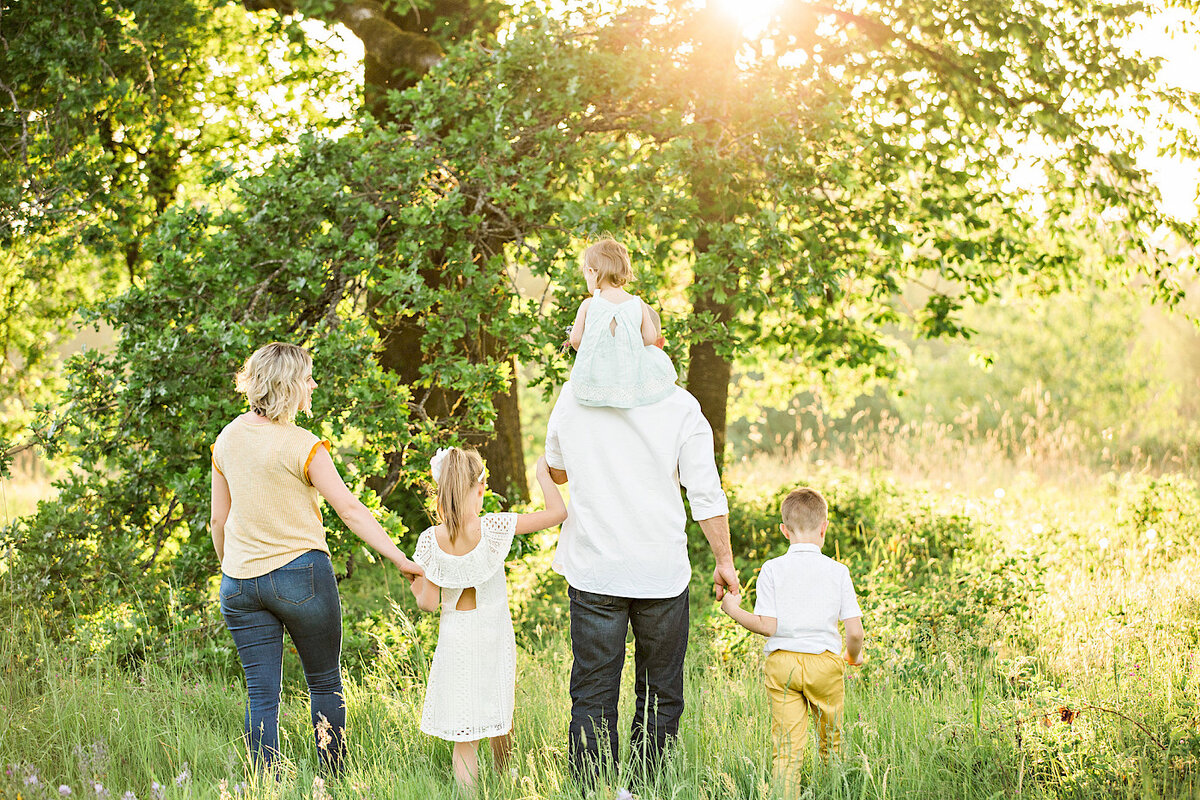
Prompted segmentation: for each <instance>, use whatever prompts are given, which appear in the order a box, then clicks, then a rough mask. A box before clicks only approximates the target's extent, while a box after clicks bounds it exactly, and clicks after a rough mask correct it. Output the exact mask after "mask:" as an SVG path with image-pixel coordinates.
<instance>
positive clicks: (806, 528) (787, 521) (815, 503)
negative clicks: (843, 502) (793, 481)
mask: <svg viewBox="0 0 1200 800" xmlns="http://www.w3.org/2000/svg"><path fill="white" fill-rule="evenodd" d="M828 514H829V506H828V504H827V503H826V502H825V498H824V497H822V496H821V493H820V492H818V491H817V490H816V489H810V488H808V487H807V486H804V487H801V488H799V489H793V490H792V491H790V492H788V496H787V497H785V498H783V506H782V507H781V508H780V509H779V515H780V516H781V517H783V524H784V525H787V528H788V530H789V531H791V532H792V533H793V534H797V535H798V534H802V533H817V532H818V531H820V530H821V526H822V525H823V524H824V523H825V520H826V518H827V516H828Z"/></svg>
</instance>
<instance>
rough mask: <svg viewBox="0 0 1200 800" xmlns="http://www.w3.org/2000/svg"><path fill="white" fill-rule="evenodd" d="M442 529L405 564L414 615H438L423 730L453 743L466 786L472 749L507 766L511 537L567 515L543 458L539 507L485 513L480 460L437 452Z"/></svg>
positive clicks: (473, 761)
mask: <svg viewBox="0 0 1200 800" xmlns="http://www.w3.org/2000/svg"><path fill="white" fill-rule="evenodd" d="M430 470H431V471H432V473H433V480H434V482H435V483H436V484H437V514H438V521H439V523H440V524H438V525H435V526H434V527H432V528H427V529H426V530H425V531H424V532H423V533H422V534H421V536H420V538H419V539H418V540H417V549H416V552H414V553H413V560H414V561H416V562H417V563H418V564H420V565H421V566H422V567H423V568H424V570H425V575H424V577H421V578H417V579H416V580H415V581H413V583H412V592H413V595H414V596H415V597H416V598H417V605H418V606H419V607H420V608H421V610H422V611H434V610H437V609H439V608H440V609H441V622H440V623H439V626H438V643H437V649H436V650H435V651H434V654H433V665H432V666H431V667H430V669H429V685H428V686H426V688H425V709H424V711H423V712H422V714H421V730H422V731H424V732H425V733H428V734H430V735H432V736H437V737H438V738H440V739H446V740H448V741H451V742H454V756H453V764H454V777H455V779H456V780H457V781H458V783H459V784H460V785H463V786H466V787H470V786H473V785H474V784H475V779H476V777H477V776H478V774H479V753H478V749H479V742H480V740H481V739H491V744H492V759H493V761H494V762H495V764H496V766H497V767H498V768H500V767H503V766H504V765H505V764H506V763H507V761H508V755H509V751H510V747H511V745H510V739H509V732H510V731H511V730H512V717H513V696H514V689H515V685H516V672H517V668H516V641H515V639H514V638H513V627H512V617H511V615H510V614H509V610H508V588H507V584H506V583H505V580H504V560H505V558H506V557H507V556H508V551H509V548H510V547H511V546H512V540H513V536H514V535H520V534H525V533H533V532H535V531H540V530H543V529H545V528H550V527H553V526H555V525H558V524H560V523H561V522H562V521H563V520H565V519H566V518H567V508H566V505H564V504H563V499H562V495H561V494H559V491H558V487H557V486H556V485H555V484H554V481H553V480H551V478H550V470H549V468H548V467H547V466H546V459H545V458H540V459H538V463H537V480H538V484H539V485H540V486H541V488H542V494H543V495H544V496H545V498H546V510H545V511H538V512H535V513H532V514H486V515H481V512H482V510H483V493H484V489H485V485H484V475H485V470H484V466H483V459H481V458H480V457H479V453H477V452H475V451H474V450H463V449H460V448H457V447H452V448H449V449H444V450H438V452H437V455H435V456H434V457H433V460H432V461H431V462H430Z"/></svg>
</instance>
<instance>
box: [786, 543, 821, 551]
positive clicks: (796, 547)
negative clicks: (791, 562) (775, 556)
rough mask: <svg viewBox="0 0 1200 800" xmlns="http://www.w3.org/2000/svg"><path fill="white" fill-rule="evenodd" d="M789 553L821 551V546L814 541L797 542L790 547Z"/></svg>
mask: <svg viewBox="0 0 1200 800" xmlns="http://www.w3.org/2000/svg"><path fill="white" fill-rule="evenodd" d="M788 552H789V553H820V552H821V546H820V545H816V544H813V543H812V542H796V543H794V544H792V545H791V546H790V547H788Z"/></svg>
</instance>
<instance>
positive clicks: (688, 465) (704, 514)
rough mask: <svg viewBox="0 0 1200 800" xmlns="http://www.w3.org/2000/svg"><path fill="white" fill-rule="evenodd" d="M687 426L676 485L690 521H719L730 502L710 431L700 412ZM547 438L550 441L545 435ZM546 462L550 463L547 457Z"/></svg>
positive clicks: (696, 413)
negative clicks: (689, 511) (681, 491)
mask: <svg viewBox="0 0 1200 800" xmlns="http://www.w3.org/2000/svg"><path fill="white" fill-rule="evenodd" d="M690 422H691V424H690V425H689V430H688V431H687V433H686V436H685V438H684V440H683V446H682V447H681V448H680V450H679V482H680V483H681V484H683V487H684V489H686V490H687V498H688V503H690V504H691V506H692V519H695V520H701V519H712V518H713V517H720V516H723V515H725V514H728V513H729V501H728V499H726V497H725V490H724V489H722V488H721V475H720V473H718V472H717V462H716V459H714V458H713V433H712V428H711V427H710V426H709V424H708V420H706V419H705V418H704V415H703V414H701V413H700V411H699V408H697V410H696V412H695V414H694V415H692V419H691V421H690ZM551 424H553V423H551ZM546 438H547V440H548V439H549V438H550V437H549V435H548V434H547V437H546ZM548 450H549V446H547V451H548ZM546 461H547V463H549V461H550V457H549V454H548V453H547V456H546ZM551 466H553V465H551Z"/></svg>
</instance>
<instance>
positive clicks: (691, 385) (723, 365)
mask: <svg viewBox="0 0 1200 800" xmlns="http://www.w3.org/2000/svg"><path fill="white" fill-rule="evenodd" d="M709 246H710V240H709V236H708V232H707V231H704V230H702V231H701V232H700V234H699V235H698V236H697V237H696V240H695V247H696V252H697V253H705V252H707V251H708V249H709ZM695 291H696V294H695V296H694V297H693V299H692V316H693V317H694V316H696V315H699V314H703V313H704V312H709V313H711V314H712V315H713V316H714V317H715V318H716V320H717V322H718V323H719V324H721V325H722V326H724V325H726V324H728V323H729V321H730V320H731V319H733V304H732V303H729V302H728V301H726V302H719V301H718V300H717V299H716V296H715V293H714V289H713V287H712V286H711V285H708V286H703V287H701V288H698V289H696V290H695ZM726 296H727V297H732V296H733V293H728V294H727V295H726ZM715 341H716V339H714V338H712V337H710V338H708V339H705V340H702V341H693V342H692V344H691V346H690V347H689V348H688V372H687V390H688V391H689V392H691V394H692V396H693V397H695V398H696V399H697V400H698V401H700V410H701V412H703V414H704V418H705V419H706V420H708V424H709V425H711V426H712V431H713V455H714V457H715V458H716V461H717V469H719V470H723V469H724V465H725V427H726V419H725V413H726V406H727V405H728V403H729V381H730V379H731V378H732V377H733V364H732V362H731V361H730V360H729V359H728V358H725V357H723V356H722V355H721V354H720V353H718V352H717V348H716V344H715Z"/></svg>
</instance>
